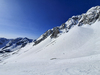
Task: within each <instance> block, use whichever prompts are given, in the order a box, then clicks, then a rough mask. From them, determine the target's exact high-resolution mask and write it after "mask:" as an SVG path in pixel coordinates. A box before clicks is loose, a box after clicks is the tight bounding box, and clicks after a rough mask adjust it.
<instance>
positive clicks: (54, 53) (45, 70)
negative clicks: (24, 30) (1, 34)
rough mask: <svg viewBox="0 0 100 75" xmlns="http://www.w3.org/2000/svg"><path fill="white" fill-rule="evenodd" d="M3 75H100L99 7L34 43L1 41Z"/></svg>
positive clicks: (1, 69) (55, 28) (50, 30)
mask: <svg viewBox="0 0 100 75" xmlns="http://www.w3.org/2000/svg"><path fill="white" fill-rule="evenodd" d="M0 75H100V6H95V7H92V8H90V9H89V10H88V11H87V12H86V13H83V14H81V15H77V16H72V17H71V18H69V19H68V20H67V21H66V22H65V23H63V24H62V25H61V26H57V27H54V28H52V29H49V30H48V31H46V32H45V33H44V34H42V35H41V36H40V37H39V38H38V39H36V40H34V41H33V40H31V39H28V38H16V39H6V38H0Z"/></svg>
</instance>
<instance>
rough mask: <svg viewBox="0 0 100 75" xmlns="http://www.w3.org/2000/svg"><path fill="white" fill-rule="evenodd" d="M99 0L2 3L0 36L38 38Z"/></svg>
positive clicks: (12, 0)
mask: <svg viewBox="0 0 100 75" xmlns="http://www.w3.org/2000/svg"><path fill="white" fill-rule="evenodd" d="M96 5H100V1H99V0H0V37H6V38H16V37H28V38H32V39H36V38H38V37H39V36H40V35H41V34H43V33H44V32H45V31H47V30H48V29H51V28H53V27H56V26H60V25H61V24H62V23H64V22H65V21H67V20H68V18H70V17H71V16H73V15H80V14H82V13H85V12H86V11H87V10H88V9H89V8H91V7H93V6H96Z"/></svg>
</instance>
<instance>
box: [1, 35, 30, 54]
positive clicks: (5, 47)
mask: <svg viewBox="0 0 100 75" xmlns="http://www.w3.org/2000/svg"><path fill="white" fill-rule="evenodd" d="M31 42H32V39H28V38H26V37H25V38H16V39H6V38H0V53H5V52H12V51H15V50H18V49H20V48H22V47H24V46H25V45H26V44H27V43H31Z"/></svg>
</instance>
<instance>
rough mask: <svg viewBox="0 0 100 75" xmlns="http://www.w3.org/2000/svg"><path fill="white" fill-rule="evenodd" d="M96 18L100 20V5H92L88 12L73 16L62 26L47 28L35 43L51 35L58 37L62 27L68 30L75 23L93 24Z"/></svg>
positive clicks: (79, 24)
mask: <svg viewBox="0 0 100 75" xmlns="http://www.w3.org/2000/svg"><path fill="white" fill-rule="evenodd" d="M96 20H98V21H100V6H95V7H92V8H90V9H89V10H88V11H87V12H86V13H83V14H82V15H77V16H72V17H71V18H69V19H68V20H67V21H66V22H65V23H63V24H62V25H61V26H57V27H54V28H52V29H49V30H47V31H46V32H45V33H44V34H42V35H41V36H40V37H39V38H38V39H37V40H36V41H34V42H35V44H34V45H36V44H38V43H40V42H41V41H43V40H45V39H46V38H47V37H48V36H50V37H51V38H56V37H57V35H58V34H59V33H60V32H61V30H62V29H65V31H66V32H68V31H69V30H70V29H71V28H72V27H73V26H75V25H77V26H82V25H83V24H89V25H91V24H93V23H95V22H96Z"/></svg>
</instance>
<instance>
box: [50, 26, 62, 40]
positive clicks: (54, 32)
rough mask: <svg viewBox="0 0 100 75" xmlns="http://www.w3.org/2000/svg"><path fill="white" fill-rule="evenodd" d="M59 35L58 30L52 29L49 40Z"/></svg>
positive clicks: (56, 28)
mask: <svg viewBox="0 0 100 75" xmlns="http://www.w3.org/2000/svg"><path fill="white" fill-rule="evenodd" d="M59 33H60V31H59V28H58V27H54V28H53V32H52V34H51V36H50V37H51V38H56V37H57V34H59Z"/></svg>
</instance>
